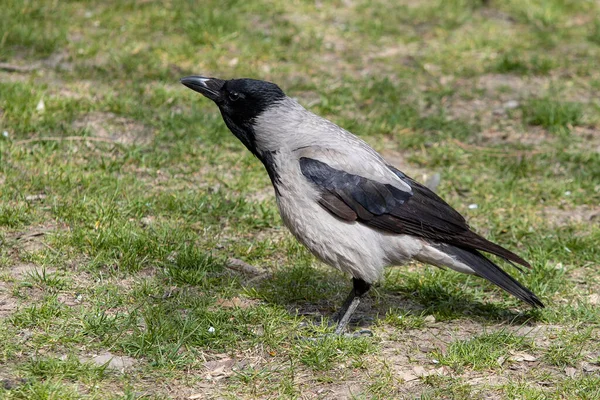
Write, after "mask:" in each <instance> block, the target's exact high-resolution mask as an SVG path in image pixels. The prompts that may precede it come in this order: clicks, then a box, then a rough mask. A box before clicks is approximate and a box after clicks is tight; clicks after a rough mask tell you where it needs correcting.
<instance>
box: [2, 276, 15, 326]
mask: <svg viewBox="0 0 600 400" xmlns="http://www.w3.org/2000/svg"><path fill="white" fill-rule="evenodd" d="M10 292H11V286H10V285H9V284H7V283H5V282H0V318H5V317H7V316H9V315H11V314H12V313H13V312H14V311H15V310H16V309H17V306H18V302H17V300H16V299H15V298H14V297H13V296H12V295H11V293H10Z"/></svg>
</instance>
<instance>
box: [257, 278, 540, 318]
mask: <svg viewBox="0 0 600 400" xmlns="http://www.w3.org/2000/svg"><path fill="white" fill-rule="evenodd" d="M453 285H454V286H453ZM351 287H352V285H351V283H350V281H349V280H348V278H347V277H346V276H344V275H342V274H341V273H331V272H329V271H322V270H319V269H314V268H311V267H291V268H282V269H280V270H278V271H276V272H275V273H273V274H272V275H271V276H270V277H268V278H265V279H262V280H260V281H255V282H253V283H252V290H253V293H255V294H257V295H258V297H260V298H261V299H262V300H263V301H265V302H267V303H271V304H277V305H281V306H283V307H285V308H286V309H287V310H288V312H289V313H290V314H293V315H300V316H303V317H305V318H308V319H309V320H312V321H313V322H314V323H316V324H321V323H323V321H325V320H331V318H332V317H333V314H334V313H335V312H336V311H337V310H338V309H339V307H341V305H342V302H343V301H344V299H345V298H346V296H347V295H348V293H349V292H350V289H351ZM453 290H454V291H453ZM491 301H493V300H491ZM491 301H490V302H486V303H483V302H481V301H478V300H477V299H475V296H474V295H473V294H472V293H465V292H459V291H458V290H457V288H456V283H453V282H447V283H445V284H444V285H441V284H437V283H436V284H432V283H430V282H428V281H425V282H423V283H421V284H415V283H414V282H409V283H406V284H402V283H398V282H395V283H394V284H391V285H387V284H383V285H375V286H374V287H373V288H372V289H371V291H370V292H369V293H368V294H367V296H365V298H364V299H363V301H362V303H361V305H360V306H359V308H358V309H357V311H356V312H355V315H354V317H353V318H352V320H351V324H350V325H351V327H352V326H353V327H360V328H368V327H370V326H371V325H373V324H376V323H377V321H379V320H381V319H385V316H386V314H387V313H389V312H393V313H394V314H396V315H398V314H401V315H413V316H421V317H422V316H427V315H432V316H434V317H435V319H436V320H438V321H451V320H459V319H466V318H468V319H471V320H475V321H479V322H482V323H486V322H487V323H489V322H493V323H499V324H505V325H515V326H522V325H530V324H534V323H535V322H537V321H539V320H540V314H539V311H538V310H535V309H528V308H527V306H525V305H524V306H523V310H522V311H519V310H517V309H516V308H511V307H509V306H507V305H506V303H493V302H491Z"/></svg>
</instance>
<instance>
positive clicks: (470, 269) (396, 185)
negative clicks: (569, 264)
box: [181, 76, 544, 334]
mask: <svg viewBox="0 0 600 400" xmlns="http://www.w3.org/2000/svg"><path fill="white" fill-rule="evenodd" d="M181 83H182V84H184V85H185V86H187V87H188V88H190V89H192V90H194V91H196V92H199V93H201V94H202V95H204V96H205V97H208V98H209V99H210V100H212V101H214V102H215V104H216V105H217V106H218V107H219V110H220V111H221V115H222V117H223V120H224V121H225V124H226V125H227V127H228V128H229V129H230V130H231V132H232V133H233V134H234V135H235V136H236V137H237V138H238V139H239V140H240V141H241V142H242V143H243V144H244V145H245V146H246V147H247V148H248V150H250V151H251V152H252V154H254V155H255V156H256V157H257V158H258V159H259V160H260V161H261V162H262V163H263V165H264V166H265V169H266V170H267V173H268V174H269V177H270V178H271V182H272V183H273V187H274V188H275V198H276V200H277V206H278V207H279V212H280V214H281V218H282V219H283V222H284V224H285V225H286V226H287V227H288V228H289V230H290V231H291V232H292V234H293V235H294V236H295V237H296V238H297V239H298V240H299V241H300V242H301V243H302V244H304V245H305V246H306V247H307V248H308V249H309V250H310V251H311V252H312V253H313V254H314V255H315V256H317V257H318V258H319V259H320V260H322V261H323V262H325V263H326V264H329V265H331V266H333V267H335V268H338V269H340V270H342V271H344V272H347V273H349V274H350V275H352V283H353V288H352V291H351V292H350V294H349V296H348V298H347V299H346V301H345V302H344V304H343V306H342V308H341V309H340V311H339V312H338V313H336V316H335V320H336V321H337V322H338V326H337V329H336V333H338V334H339V333H341V332H343V331H344V329H345V327H346V325H347V324H348V322H349V320H350V317H351V316H352V313H353V312H354V310H356V307H358V305H359V303H360V300H361V297H363V296H364V295H365V294H366V293H367V292H368V291H369V289H370V287H371V285H372V284H373V283H374V282H376V281H377V280H378V279H379V278H380V277H381V275H382V271H383V269H384V267H386V266H390V265H400V264H403V263H406V262H407V261H409V260H413V259H414V260H417V261H420V262H423V263H427V264H432V265H435V266H438V267H442V268H443V267H449V268H451V269H453V270H456V271H459V272H463V273H467V274H473V275H477V276H480V277H482V278H485V279H487V280H489V281H490V282H492V283H494V284H496V285H498V286H499V287H501V288H502V289H504V290H506V291H507V292H508V293H510V294H512V295H514V296H515V297H517V298H519V299H521V300H523V301H524V302H526V303H528V304H530V305H531V306H533V307H544V305H543V304H542V302H541V301H540V300H539V299H538V297H537V296H536V295H535V294H533V293H532V292H531V291H530V290H528V289H527V288H525V287H524V286H523V285H521V284H520V283H519V282H517V281H516V280H515V279H514V278H513V277H511V276H510V275H509V274H507V273H506V272H505V271H504V270H502V269H501V268H500V267H499V266H498V265H497V264H496V263H494V262H493V261H491V260H490V259H488V258H487V257H485V256H484V255H483V254H482V253H481V252H486V253H490V254H493V255H495V256H498V257H500V258H502V259H504V260H506V261H508V262H509V263H511V264H513V263H516V264H520V265H523V266H525V267H530V265H529V263H528V262H527V261H525V260H524V259H522V258H521V257H519V256H518V255H516V254H514V253H513V252H511V251H509V250H507V249H505V248H503V247H501V246H499V245H497V244H495V243H492V242H490V241H489V240H487V239H485V238H483V237H482V236H480V235H478V234H477V233H475V232H473V231H472V230H471V229H470V228H469V225H468V224H467V222H466V221H465V219H464V217H463V216H462V215H460V214H459V213H458V212H457V211H456V210H454V209H453V208H452V207H451V206H449V205H448V204H447V203H446V202H445V201H444V200H442V199H441V198H440V197H439V196H437V195H436V194H435V193H433V192H432V191H431V190H429V189H427V188H426V187H425V186H423V185H421V184H420V183H418V182H416V181H415V180H413V179H412V178H410V177H409V176H407V175H405V174H404V173H403V172H401V171H399V170H398V169H396V168H395V167H394V166H392V165H390V164H389V163H388V162H386V160H385V159H384V158H383V157H382V156H381V155H380V154H379V153H377V152H376V151H375V150H374V149H373V148H371V146H369V145H368V144H367V143H366V142H364V141H363V140H361V139H359V138H358V137H356V136H354V135H353V134H352V133H350V132H348V131H346V130H345V129H343V128H341V127H339V126H337V125H336V124H334V123H333V122H331V121H328V120H326V119H324V118H321V117H319V116H317V115H315V114H313V113H311V112H310V111H308V110H306V109H305V108H304V107H302V106H301V105H300V104H299V103H298V102H297V101H296V100H294V99H292V98H290V97H288V96H286V95H285V94H284V93H283V91H282V90H281V89H280V88H279V87H278V86H277V85H275V84H274V83H271V82H266V81H260V80H254V79H231V80H222V79H217V78H205V77H201V76H189V77H186V78H183V79H181ZM513 265H514V264H513Z"/></svg>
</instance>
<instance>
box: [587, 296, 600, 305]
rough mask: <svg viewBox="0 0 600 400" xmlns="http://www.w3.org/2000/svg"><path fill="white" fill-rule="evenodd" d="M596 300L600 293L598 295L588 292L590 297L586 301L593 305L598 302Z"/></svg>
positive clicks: (599, 297)
mask: <svg viewBox="0 0 600 400" xmlns="http://www.w3.org/2000/svg"><path fill="white" fill-rule="evenodd" d="M598 300H600V295H598V293H594V294H590V297H589V298H588V301H589V302H590V304H591V305H593V306H595V305H597V304H598Z"/></svg>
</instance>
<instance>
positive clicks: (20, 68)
mask: <svg viewBox="0 0 600 400" xmlns="http://www.w3.org/2000/svg"><path fill="white" fill-rule="evenodd" d="M37 68H38V67H37V65H14V64H9V63H0V70H2V71H7V72H31V71H35V70H36V69H37Z"/></svg>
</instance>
